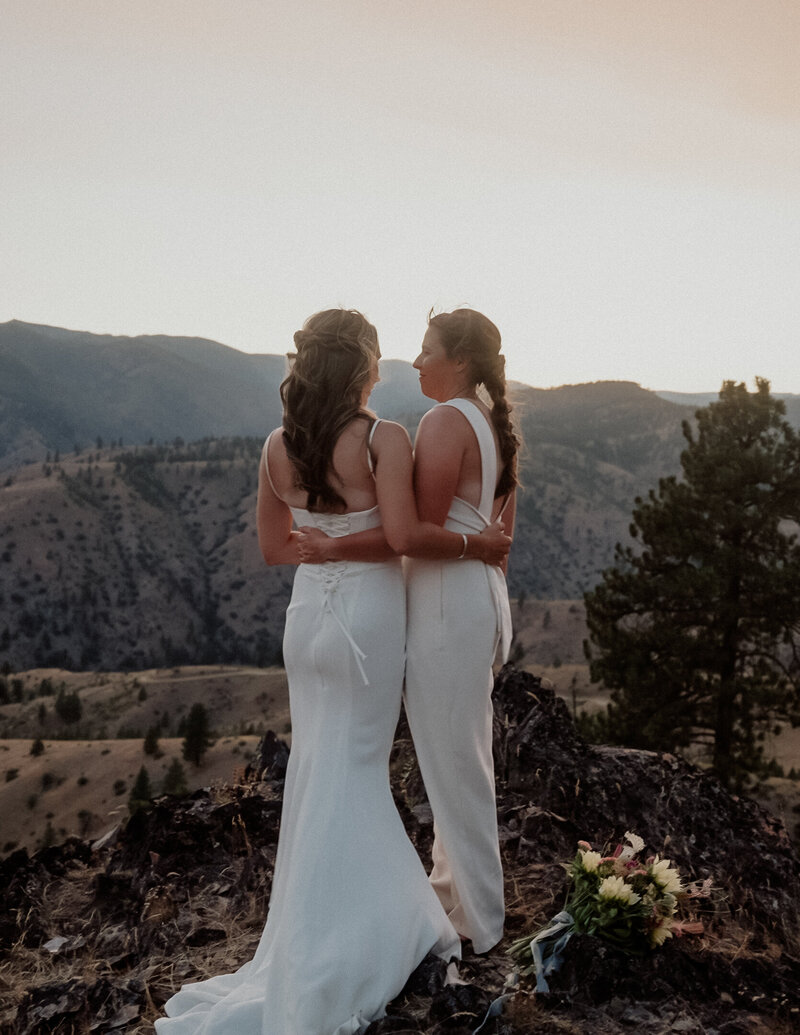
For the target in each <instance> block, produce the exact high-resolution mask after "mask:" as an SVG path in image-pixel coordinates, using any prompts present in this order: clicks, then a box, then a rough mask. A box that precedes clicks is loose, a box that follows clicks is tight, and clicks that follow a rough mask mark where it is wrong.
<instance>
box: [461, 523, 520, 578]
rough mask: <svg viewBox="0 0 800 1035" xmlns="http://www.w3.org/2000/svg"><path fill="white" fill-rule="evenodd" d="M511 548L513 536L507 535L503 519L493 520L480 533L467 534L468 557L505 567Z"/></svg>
mask: <svg viewBox="0 0 800 1035" xmlns="http://www.w3.org/2000/svg"><path fill="white" fill-rule="evenodd" d="M510 549H511V537H510V536H507V535H506V533H505V530H504V526H503V522H502V520H500V519H498V520H497V521H493V522H492V523H491V524H490V525H487V526H486V528H484V529H483V531H482V532H481V533H480V534H479V535H469V536H467V551H466V555H465V556H466V557H469V558H473V559H474V560H478V561H483V563H484V564H490V565H492V566H499V567H503V565H504V562H505V560H506V558H507V557H508V551H509V550H510Z"/></svg>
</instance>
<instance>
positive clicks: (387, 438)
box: [372, 418, 411, 450]
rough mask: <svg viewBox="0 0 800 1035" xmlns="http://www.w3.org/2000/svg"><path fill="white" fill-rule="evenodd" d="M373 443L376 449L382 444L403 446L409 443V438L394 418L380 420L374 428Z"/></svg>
mask: <svg viewBox="0 0 800 1035" xmlns="http://www.w3.org/2000/svg"><path fill="white" fill-rule="evenodd" d="M372 441H373V445H374V446H375V448H376V449H378V450H379V449H380V448H381V447H382V446H388V447H390V448H391V447H392V446H405V445H409V444H410V442H411V439H410V438H409V434H408V432H407V431H406V429H405V428H404V427H403V425H402V424H398V423H397V421H394V420H383V418H381V420H380V421H379V423H378V426H377V428H376V429H375V434H374V436H373V440H372Z"/></svg>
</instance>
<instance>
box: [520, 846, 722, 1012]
mask: <svg viewBox="0 0 800 1035" xmlns="http://www.w3.org/2000/svg"><path fill="white" fill-rule="evenodd" d="M624 841H626V842H627V844H620V845H617V847H616V849H615V850H614V851H613V852H612V853H611V854H606V855H602V854H601V853H600V852H597V851H594V850H593V849H592V846H591V845H590V844H589V843H588V842H587V841H579V842H578V852H577V854H576V856H575V858H574V860H573V861H572V865H571V866H570V868H569V877H570V889H569V894H568V896H567V901H566V904H565V906H564V909H563V911H562V912H560V913H559V914H558V915H557V916H555V917H553V919H552V920H551V921H550V923H549V924H547V925H546V926H545V927H544V928H543V929H542V930H541V931H539V932H538V933H537V934H535V935H526V936H525V937H523V938H518V939H517V941H515V942H514V944H513V945H512V946H511V947H510V948H509V950H508V955H509V956H510V957H511V958H512V959H513V960H514V961H515V963H516V964H517V969H518V973H519V975H520V977H524V976H526V975H528V974H531V973H535V974H536V979H537V990H538V991H547V990H548V989H547V981H546V977H547V975H548V974H549V973H552V972H554V971H555V970H557V969H558V967H559V966H560V964H561V953H562V952H563V949H564V946H565V945H566V943H567V941H569V938H570V937H571V935H572V934H575V933H579V934H591V935H594V936H596V937H598V938H603V939H605V940H606V941H608V942H611V943H612V944H613V945H616V946H617V948H620V949H622V950H623V951H625V952H629V953H634V954H642V953H644V952H646V951H647V950H648V949H655V948H657V947H658V946H659V945H663V944H664V942H665V941H666V940H667V938H671V937H672V936H673V935H681V934H699V933H700V932H701V931H702V930H703V926H702V924H699V923H687V922H685V921H681V920H678V919H676V915H675V914H676V910H677V907H678V903H679V901H681V900H682V899H687V898H690V897H697V896H700V895H702V896H706V895H708V893H709V891H710V886H711V885H710V881H706V883H705V884H704V885H702V887H698V886H696V885H692V886H691V887H685V886H684V884H683V882H682V881H681V876H680V873H679V872H678V870H677V869H676V868H675V867H674V866H673V865H672V864H671V862H670V860H669V859H661V858H659V856H657V855H655V856H652V857H650V858H648V859H646V860H645V861H642V860H641V858H640V857H641V853H642V852H643V850H644V841H643V840H642V839H641V838H640V837H638V836H637V835H636V834H631V833H626V834H625V838H624Z"/></svg>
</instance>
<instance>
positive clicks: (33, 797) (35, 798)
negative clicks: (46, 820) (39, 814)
mask: <svg viewBox="0 0 800 1035" xmlns="http://www.w3.org/2000/svg"><path fill="white" fill-rule="evenodd" d="M38 802H39V795H38V794H29V795H28V797H27V798H26V800H25V804H26V805H27V806H28V808H29V809H30V810H31V812H32V811H33V810H34V809H35V808H36V805H37V804H38Z"/></svg>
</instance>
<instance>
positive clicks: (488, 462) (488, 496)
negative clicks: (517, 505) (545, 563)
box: [439, 399, 497, 521]
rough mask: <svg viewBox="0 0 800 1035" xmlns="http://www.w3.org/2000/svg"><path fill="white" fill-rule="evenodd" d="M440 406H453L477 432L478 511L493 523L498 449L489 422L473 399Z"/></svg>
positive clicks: (450, 401)
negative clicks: (478, 464) (479, 461)
mask: <svg viewBox="0 0 800 1035" xmlns="http://www.w3.org/2000/svg"><path fill="white" fill-rule="evenodd" d="M439 405H440V406H452V407H453V408H454V409H456V410H458V411H459V412H460V413H463V415H464V416H465V417H466V418H467V420H468V421H469V423H470V425H471V427H472V430H473V431H474V432H475V437H476V438H477V440H478V448H479V450H480V454H481V501H480V503H479V505H478V510H479V511H480V512H481V514H483V516H484V517H485V518H486V520H487V521H491V518H492V507H493V506H494V494H495V489H496V488H497V449H496V448H495V444H494V435H493V434H492V429H491V427H490V426H489V421H488V420H487V419H486V415H485V414H484V412H483V410H482V409H481V408H480V406H478V405H477V403H474V402H472V400H471V399H448V400H447V401H446V402H443V403H439Z"/></svg>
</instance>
